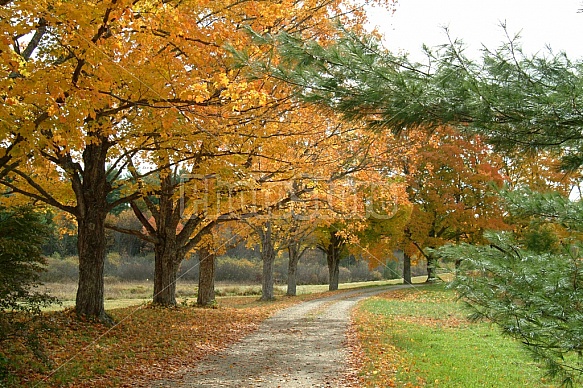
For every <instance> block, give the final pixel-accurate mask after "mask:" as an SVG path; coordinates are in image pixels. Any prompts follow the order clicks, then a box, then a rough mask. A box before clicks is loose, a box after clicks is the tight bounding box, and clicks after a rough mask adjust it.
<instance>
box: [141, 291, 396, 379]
mask: <svg viewBox="0 0 583 388" xmlns="http://www.w3.org/2000/svg"><path fill="white" fill-rule="evenodd" d="M402 287H408V286H385V287H376V288H370V289H360V290H350V291H345V292H341V293H338V294H335V295H333V296H329V297H326V298H321V299H316V300H312V301H307V302H303V303H301V304H299V305H296V306H293V307H290V308H287V309H284V310H281V311H279V312H278V313H277V314H275V315H274V316H272V317H271V318H269V319H267V320H266V321H264V322H263V324H262V325H261V327H260V328H259V329H258V330H257V331H256V332H255V333H253V334H251V335H249V336H248V337H246V338H244V339H243V340H242V341H240V342H238V343H236V344H235V345H233V346H231V347H230V348H228V349H225V350H224V351H222V352H219V353H217V354H215V355H212V356H210V357H208V358H206V359H205V360H203V361H202V362H201V363H200V364H199V365H198V366H197V367H196V368H194V369H193V370H191V371H188V372H187V373H186V375H185V377H184V379H183V380H181V381H160V382H156V383H154V384H153V385H152V387H170V386H171V387H286V388H287V387H346V386H347V381H346V379H345V377H346V376H347V375H348V374H349V373H350V369H349V367H348V365H347V364H346V362H345V360H346V359H347V350H346V349H344V342H345V339H346V338H345V334H346V331H347V329H348V324H349V321H350V310H351V309H352V308H353V307H354V306H355V304H356V303H357V302H358V301H360V300H362V299H365V298H368V297H371V296H373V295H376V294H379V293H381V292H384V291H387V290H389V289H398V288H402ZM353 372H354V371H353Z"/></svg>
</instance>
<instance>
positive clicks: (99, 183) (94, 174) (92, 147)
mask: <svg viewBox="0 0 583 388" xmlns="http://www.w3.org/2000/svg"><path fill="white" fill-rule="evenodd" d="M108 148H109V145H108V143H107V141H106V140H104V139H102V140H101V142H96V143H95V144H89V145H87V147H86V148H85V151H84V152H83V163H84V170H83V173H82V177H79V178H78V179H73V190H74V191H75V195H76V199H77V209H76V211H77V214H76V218H77V238H78V241H77V250H78V254H79V287H78V288H77V296H76V300H75V311H76V312H77V314H78V315H80V316H85V317H87V318H92V319H98V320H100V321H102V322H106V323H111V322H112V321H111V318H110V317H109V316H108V315H107V314H106V313H105V308H104V304H103V301H104V287H103V268H104V263H105V250H106V239H105V217H106V216H107V213H108V210H109V209H108V203H107V194H108V192H109V189H110V185H109V183H108V181H107V173H106V171H105V160H106V157H107V150H108ZM76 178H77V177H76Z"/></svg>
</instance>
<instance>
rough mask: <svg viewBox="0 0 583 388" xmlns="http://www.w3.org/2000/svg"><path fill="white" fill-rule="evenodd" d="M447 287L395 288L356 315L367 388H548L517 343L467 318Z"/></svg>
mask: <svg viewBox="0 0 583 388" xmlns="http://www.w3.org/2000/svg"><path fill="white" fill-rule="evenodd" d="M454 300H455V295H454V293H453V292H452V291H449V290H446V289H444V287H443V286H442V285H434V286H423V287H419V288H410V289H405V290H399V291H393V292H390V293H387V294H385V295H384V296H380V297H376V298H371V299H369V300H366V301H364V302H363V303H362V304H361V305H360V306H359V308H358V310H357V311H356V312H355V314H354V320H355V323H356V325H357V336H358V339H359V342H360V344H361V346H362V351H363V353H364V365H363V366H362V369H361V372H362V375H361V379H362V385H363V386H366V387H375V386H384V387H424V386H427V387H460V388H462V387H463V388H465V387H505V388H506V387H525V386H528V387H550V386H554V385H552V382H549V381H547V380H546V379H545V378H544V377H542V376H543V369H541V368H540V366H539V365H536V364H535V363H533V362H531V360H530V358H529V357H528V354H527V353H526V351H525V350H524V349H523V348H522V347H521V346H520V344H519V343H517V342H515V341H513V340H511V339H508V338H507V337H503V336H502V335H501V333H500V332H499V330H498V329H496V328H495V327H493V326H491V325H489V324H486V323H471V322H469V321H468V320H466V319H465V316H466V314H465V313H464V311H463V309H462V307H461V305H460V304H458V303H456V302H455V301H454Z"/></svg>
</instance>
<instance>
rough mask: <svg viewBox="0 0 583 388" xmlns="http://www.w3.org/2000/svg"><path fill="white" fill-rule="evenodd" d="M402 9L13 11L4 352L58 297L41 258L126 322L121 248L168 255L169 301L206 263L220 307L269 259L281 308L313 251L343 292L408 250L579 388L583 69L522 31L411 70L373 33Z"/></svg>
mask: <svg viewBox="0 0 583 388" xmlns="http://www.w3.org/2000/svg"><path fill="white" fill-rule="evenodd" d="M392 3H393V2H392V0H374V1H372V0H371V1H356V0H355V1H352V0H306V1H295V0H280V1H252V0H243V1H240V0H239V1H220V2H210V1H204V0H188V1H167V0H164V1H141V0H132V1H130V0H108V1H88V2H68V1H56V0H39V1H37V2H35V3H31V2H28V1H21V0H3V1H0V7H1V8H0V72H1V74H0V99H2V104H1V106H0V138H1V142H0V185H1V187H2V193H1V195H0V249H1V250H0V269H1V272H0V284H1V285H0V293H1V298H2V302H1V303H0V314H1V315H0V328H2V334H0V343H1V342H2V341H8V340H10V338H12V337H13V336H17V335H18V333H22V330H23V329H22V327H20V326H19V325H16V326H15V325H14V322H17V321H18V322H20V321H19V319H20V318H18V317H22V316H29V315H30V317H39V316H41V315H42V314H41V310H40V308H41V307H43V306H45V305H46V304H47V303H50V302H51V298H50V296H48V295H44V294H41V293H36V291H34V287H33V286H34V285H36V284H38V283H39V280H40V279H41V278H40V277H39V276H40V275H39V273H40V272H42V266H43V265H46V263H47V258H46V257H50V258H49V259H48V262H49V263H50V265H60V264H59V263H61V264H62V263H63V261H62V260H64V259H63V258H64V257H66V256H76V257H77V258H78V268H77V271H76V274H75V276H76V280H77V282H78V287H77V295H76V303H75V313H76V316H77V317H78V318H80V319H89V320H95V321H96V322H101V323H106V324H114V319H113V318H112V317H110V316H109V315H108V313H107V312H106V311H105V308H104V298H105V295H104V277H105V275H106V272H107V269H106V266H108V265H110V266H111V265H112V264H111V263H112V262H115V261H116V260H117V261H118V262H119V261H120V260H122V257H123V261H124V262H128V261H129V260H130V258H131V260H140V259H143V260H146V259H145V257H146V256H149V257H150V258H152V260H150V261H151V267H152V268H153V279H152V281H153V290H154V291H153V295H152V304H154V305H156V306H162V307H174V306H176V305H177V298H176V282H177V279H178V278H179V277H181V276H184V273H185V272H184V268H185V265H186V264H185V263H186V262H190V261H191V259H192V258H193V257H197V258H198V264H196V272H197V274H198V276H197V279H198V299H197V303H198V304H199V305H201V306H207V305H213V304H214V302H215V293H214V282H215V280H216V275H217V272H218V269H219V267H218V266H217V262H218V261H219V260H223V261H221V263H224V262H225V260H227V259H225V257H227V258H228V260H231V261H233V260H235V261H236V260H247V259H249V258H251V257H257V256H258V257H259V259H260V262H261V276H260V281H261V284H262V294H261V299H262V300H264V301H269V300H273V299H274V297H275V295H274V282H275V281H276V279H275V278H274V273H275V272H274V267H275V266H277V265H279V266H280V267H281V265H282V264H281V263H282V258H284V257H285V258H286V259H287V271H286V273H285V281H286V282H287V286H288V288H287V294H288V295H291V296H293V295H295V294H296V287H297V284H298V281H299V282H300V283H302V282H304V281H305V280H304V279H303V278H298V276H299V275H298V273H299V270H298V268H299V267H300V266H302V262H303V261H304V260H306V256H307V254H310V255H311V256H312V257H316V256H318V255H319V256H318V257H319V258H320V259H322V260H324V259H325V264H326V267H327V277H326V281H327V282H328V283H329V289H330V290H336V289H338V286H339V282H340V280H341V275H340V274H341V266H340V263H341V262H343V263H352V264H353V265H357V264H356V262H355V260H357V261H359V262H361V263H362V262H365V263H366V264H367V265H368V267H369V269H371V270H376V271H377V272H378V273H379V274H381V276H384V277H385V278H387V277H395V276H393V275H395V274H390V276H389V275H388V274H386V273H384V272H385V268H388V267H390V268H393V264H391V263H394V262H395V261H396V258H395V252H401V253H402V255H403V261H402V266H403V267H402V268H399V274H398V277H402V278H403V281H404V282H405V283H411V266H412V265H413V266H415V265H419V264H420V263H425V264H426V272H427V276H428V282H431V281H434V280H436V279H437V277H438V273H437V270H438V268H439V267H440V266H442V265H447V266H449V268H450V269H451V270H452V271H455V273H456V275H457V276H456V279H455V280H454V282H453V283H452V284H453V286H454V287H455V288H456V290H457V291H458V292H459V294H460V296H461V297H462V298H464V299H465V300H466V301H467V302H468V303H469V305H470V306H471V308H472V309H473V311H474V313H475V317H476V318H485V319H488V320H490V321H492V322H494V323H496V324H498V325H500V326H501V327H502V329H503V330H504V331H505V332H506V333H508V334H509V335H510V336H513V337H515V338H518V339H519V340H520V341H522V342H523V343H524V344H525V345H526V347H527V348H528V349H530V350H532V351H533V353H534V354H535V356H536V357H537V358H538V359H539V360H544V361H545V362H546V364H547V366H548V369H549V371H550V372H551V374H553V375H555V376H558V377H560V378H562V381H563V382H565V383H568V382H570V381H572V379H573V378H574V377H575V376H577V375H578V374H579V373H580V371H581V370H583V369H582V367H581V360H580V358H579V356H577V354H579V353H580V351H581V350H582V349H581V346H582V345H581V343H580V341H579V338H580V331H581V328H582V327H583V326H582V325H581V324H580V322H581V318H582V314H583V310H582V309H581V306H580V305H579V303H578V302H577V301H578V300H579V299H580V297H581V291H580V289H581V287H580V286H581V280H579V279H580V276H579V275H580V271H581V270H580V262H581V259H580V254H579V248H580V245H581V237H580V232H581V226H580V225H581V222H580V219H581V214H583V213H582V210H581V208H580V206H581V205H580V202H578V201H575V200H572V199H569V197H570V196H572V194H573V193H574V190H575V189H577V188H578V187H579V186H578V184H579V182H580V180H581V165H582V164H583V153H582V152H583V151H582V150H583V146H582V141H583V133H582V132H581V124H582V121H583V115H582V114H581V112H580V110H579V106H580V105H581V103H582V101H581V100H582V98H583V87H582V85H583V83H582V82H581V70H582V68H581V66H583V65H582V64H581V63H580V62H572V61H571V60H570V59H569V58H568V57H567V56H566V55H564V54H558V55H545V56H532V57H531V56H527V55H524V54H523V53H522V52H521V50H520V42H519V41H509V42H507V43H505V44H503V45H502V46H501V47H500V48H499V49H498V50H497V51H485V52H484V55H483V58H481V60H480V61H473V60H470V59H468V58H466V57H465V56H464V51H463V46H461V44H460V43H459V42H456V41H452V43H451V44H450V45H448V46H447V47H444V48H442V49H440V50H437V51H435V52H428V53H427V55H428V57H429V58H430V59H431V61H430V63H431V64H432V65H431V66H425V65H421V64H417V63H411V62H410V61H409V60H408V59H407V57H406V56H400V55H395V54H392V53H390V52H387V51H386V50H384V49H383V47H382V45H381V43H380V39H379V36H378V34H377V33H374V32H373V33H372V34H371V33H366V32H365V31H366V30H365V23H366V12H365V9H364V8H363V5H364V4H366V5H373V4H374V5H378V6H382V7H386V8H389V9H390V8H391V7H392ZM579 194H580V193H579ZM233 250H236V251H237V252H239V253H238V254H235V255H230V254H228V253H229V252H230V251H231V252H232V251H233ZM316 252H317V253H316ZM43 253H44V255H43ZM112 253H115V254H117V255H118V256H111V254H112ZM59 260H61V261H59ZM314 260H316V259H314ZM358 265H360V264H358ZM181 268H182V270H181ZM221 268H222V267H221ZM394 268H397V267H396V266H395V267H394ZM181 271H182V272H181ZM49 273H50V268H49ZM219 273H220V271H219ZM277 273H281V270H280V269H278V272H277ZM383 274H384V275H383ZM4 328H6V329H4ZM573 355H575V358H573ZM4 358H5V356H4V355H2V354H1V352H0V372H1V371H2V370H5V369H3V368H5V367H4V364H5V362H4Z"/></svg>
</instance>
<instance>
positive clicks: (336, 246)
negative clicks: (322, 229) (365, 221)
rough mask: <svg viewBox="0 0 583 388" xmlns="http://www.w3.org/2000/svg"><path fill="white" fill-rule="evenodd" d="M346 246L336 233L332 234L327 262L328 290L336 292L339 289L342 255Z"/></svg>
mask: <svg viewBox="0 0 583 388" xmlns="http://www.w3.org/2000/svg"><path fill="white" fill-rule="evenodd" d="M343 246H344V240H343V239H342V237H340V236H338V235H337V234H336V232H331V233H330V242H329V243H328V248H327V249H326V261H327V262H328V276H329V285H328V290H330V291H335V290H337V289H338V283H339V279H338V277H339V275H340V253H341V251H342V248H343Z"/></svg>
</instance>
